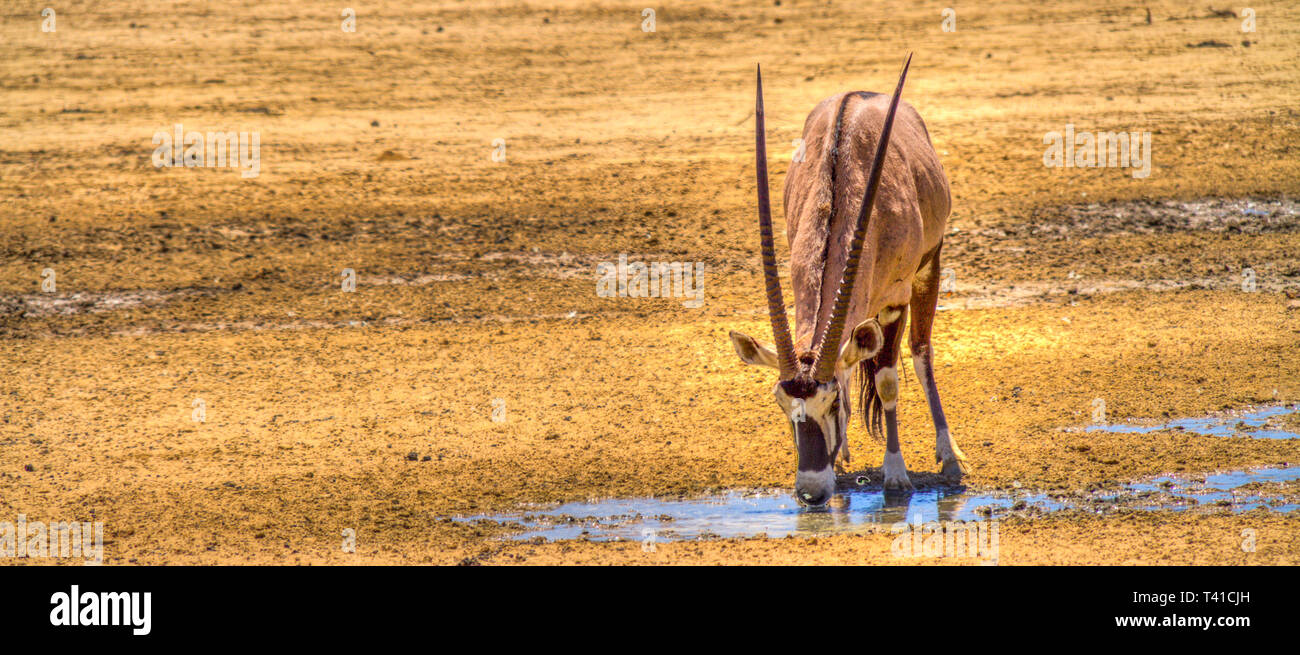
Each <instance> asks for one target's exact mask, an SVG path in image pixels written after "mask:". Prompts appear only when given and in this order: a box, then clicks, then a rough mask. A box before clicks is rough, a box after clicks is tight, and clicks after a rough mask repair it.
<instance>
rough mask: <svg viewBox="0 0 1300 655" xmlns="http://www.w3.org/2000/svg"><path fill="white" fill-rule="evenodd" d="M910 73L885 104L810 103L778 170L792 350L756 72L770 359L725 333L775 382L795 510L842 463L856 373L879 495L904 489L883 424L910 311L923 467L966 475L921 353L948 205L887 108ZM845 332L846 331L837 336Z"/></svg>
mask: <svg viewBox="0 0 1300 655" xmlns="http://www.w3.org/2000/svg"><path fill="white" fill-rule="evenodd" d="M911 60H912V58H911V56H910V55H909V56H908V58H907V63H905V64H904V65H903V72H902V74H901V75H899V78H898V86H897V88H896V89H895V90H894V95H893V97H892V99H891V98H888V97H886V96H883V95H880V94H877V93H867V92H863V91H854V92H850V93H842V94H838V95H834V96H831V97H829V98H827V99H825V100H823V101H821V102H820V103H819V104H818V105H817V107H816V108H815V109H813V111H812V113H811V114H809V115H808V118H807V120H805V121H804V128H803V142H804V144H805V148H806V151H805V152H806V157H804V158H803V160H802V161H798V162H794V163H792V164H791V165H790V172H789V174H788V175H787V176H786V180H785V217H786V236H787V238H788V240H789V243H790V277H791V278H792V282H793V287H794V300H795V303H794V304H795V338H794V339H792V338H791V335H790V325H789V322H788V319H787V318H786V309H785V301H784V300H783V299H782V296H781V281H780V278H779V277H778V275H777V270H776V254H775V251H774V248H773V245H772V210H771V208H770V207H769V204H768V187H767V152H766V145H765V135H764V127H763V76H762V70H761V69H759V71H758V91H757V100H756V104H755V110H754V111H755V116H756V118H757V120H756V125H755V139H756V142H757V146H756V150H757V152H756V157H757V161H756V168H757V174H758V225H759V234H760V236H761V243H762V258H763V274H764V277H765V280H766V285H767V306H768V313H769V314H770V315H771V320H772V333H773V337H774V340H775V348H773V347H771V346H768V345H766V344H762V343H759V342H757V341H755V340H754V339H753V338H751V337H749V336H747V335H744V334H741V333H739V332H732V333H731V342H732V344H733V345H734V346H735V348H736V353H737V354H739V355H740V358H741V360H743V361H744V362H745V363H747V364H755V365H759V366H768V367H771V368H774V369H777V370H778V371H779V372H780V378H779V380H778V381H777V383H776V386H775V388H774V389H773V390H772V391H773V394H774V395H775V396H776V402H777V404H778V405H780V407H781V410H782V411H784V412H785V413H786V416H787V417H788V418H789V420H790V425H791V428H792V430H793V432H794V438H795V445H796V448H797V449H798V452H799V467H798V473H797V474H796V477H795V496H796V497H797V498H798V499H799V501H800V502H802V503H804V504H806V505H814V506H816V505H821V504H823V503H825V502H826V501H827V500H829V499H830V497H831V495H832V494H833V493H834V491H835V471H834V468H833V463H834V461H835V458H836V456H842V457H843V458H844V461H845V462H847V461H848V459H849V451H848V440H847V439H846V430H847V428H848V424H849V414H850V412H849V376H850V374H851V373H852V370H853V367H854V365H858V366H859V375H860V379H859V383H860V390H859V393H860V398H861V402H862V405H863V410H862V417H863V422H864V423H866V424H867V425H868V429H869V430H870V431H871V433H872V434H876V435H878V434H879V433H880V432H881V426H880V424H881V413H882V412H883V414H884V424H885V432H886V443H885V450H886V452H885V461H884V477H885V479H884V487H885V489H887V490H895V489H911V488H912V483H911V480H909V479H908V476H907V467H906V466H905V465H904V464H903V455H902V453H900V452H899V448H898V420H897V413H896V410H897V401H898V373H897V368H896V366H897V364H896V363H897V360H898V353H899V348H900V346H901V343H902V332H903V326H904V325H905V324H906V323H907V320H908V308H909V307H910V308H911V313H912V320H911V326H912V329H911V341H910V345H911V350H912V364H913V366H914V367H915V369H916V376H917V379H918V380H919V381H920V383H921V385H922V387H923V388H924V389H925V396H926V400H927V402H928V403H929V406H930V416H931V418H932V419H933V420H934V426H935V432H936V440H935V459H936V461H939V462H942V464H943V473H944V475H945V476H947V477H949V478H950V479H960V477H961V476H962V474H964V473H965V472H966V463H965V462H966V457H965V455H963V454H962V452H961V449H959V448H958V447H957V443H956V442H955V441H954V440H953V438H952V436H951V435H950V434H949V432H948V422H947V420H946V419H945V418H944V415H943V406H942V405H941V404H940V402H939V390H938V389H937V388H936V387H935V383H934V367H933V364H932V353H931V349H930V331H931V327H932V325H933V323H934V314H935V308H936V304H937V302H938V297H939V282H940V280H939V251H940V249H941V247H942V245H943V235H944V229H945V226H946V224H947V221H948V212H949V210H950V206H951V198H950V195H949V190H948V178H947V176H946V175H945V174H944V171H943V165H942V164H940V163H939V157H938V155H937V154H936V153H935V151H934V146H933V145H932V144H931V143H930V135H929V133H928V132H927V131H926V129H925V124H924V123H923V122H922V121H921V116H920V115H919V114H917V113H916V110H915V109H913V108H912V107H911V106H910V105H908V104H907V103H900V102H899V96H900V94H901V93H902V91H903V82H904V80H905V79H906V78H907V69H908V66H909V65H910V64H911ZM896 113H897V114H898V121H897V125H895V120H894V119H895V114H896ZM891 133H892V134H893V140H892V143H891V139H890V135H891ZM873 153H874V155H873ZM873 205H874V206H876V207H877V209H876V210H875V212H874V215H873V212H872V207H873ZM859 272H861V273H862V274H861V275H859ZM845 325H852V326H855V327H853V329H852V330H850V331H848V332H847V333H845V331H844V326H845Z"/></svg>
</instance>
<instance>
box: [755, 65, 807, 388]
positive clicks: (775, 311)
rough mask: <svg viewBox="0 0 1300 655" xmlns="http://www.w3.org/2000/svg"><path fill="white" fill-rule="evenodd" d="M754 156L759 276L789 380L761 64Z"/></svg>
mask: <svg viewBox="0 0 1300 655" xmlns="http://www.w3.org/2000/svg"><path fill="white" fill-rule="evenodd" d="M754 116H755V118H756V120H755V121H754V140H755V144H756V145H755V146H754V151H755V152H754V156H755V158H756V160H755V166H754V167H755V168H756V169H757V171H758V233H759V237H760V238H761V240H762V251H763V279H764V281H765V282H766V283H767V312H768V314H770V315H771V317H772V340H773V341H774V342H775V344H776V361H777V365H778V368H779V370H780V372H781V373H780V375H781V380H791V379H793V378H794V376H795V374H796V373H797V372H798V368H796V366H795V361H794V342H793V341H791V340H790V319H789V318H788V317H786V315H785V299H783V298H782V297H781V277H780V276H779V275H778V274H777V272H776V249H775V248H774V247H773V246H772V207H771V206H770V205H769V203H768V197H767V137H766V136H765V134H764V132H765V129H764V127H763V68H762V67H761V66H760V67H759V68H758V99H757V100H756V101H755V103H754Z"/></svg>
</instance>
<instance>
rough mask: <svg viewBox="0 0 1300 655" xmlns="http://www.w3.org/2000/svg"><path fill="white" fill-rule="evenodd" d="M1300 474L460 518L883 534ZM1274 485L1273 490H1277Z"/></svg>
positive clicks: (668, 534) (1182, 497)
mask: <svg viewBox="0 0 1300 655" xmlns="http://www.w3.org/2000/svg"><path fill="white" fill-rule="evenodd" d="M1295 480H1300V466H1291V467H1286V468H1270V469H1255V470H1248V471H1235V472H1228V473H1217V474H1212V475H1207V476H1203V477H1201V476H1160V477H1156V478H1151V479H1148V480H1144V481H1141V482H1135V483H1129V484H1123V485H1120V486H1118V487H1117V488H1114V489H1111V490H1107V491H1102V492H1095V493H1075V494H1048V493H1044V492H1041V491H1032V490H1016V491H1012V492H985V493H968V492H967V490H966V489H965V488H962V487H933V488H919V489H917V490H916V491H915V492H913V493H912V494H910V495H908V494H893V493H890V494H885V493H884V492H883V491H882V490H881V488H880V487H879V485H870V484H867V485H861V486H859V485H856V484H855V483H854V482H853V481H851V480H848V481H842V482H841V485H840V489H839V492H838V493H837V494H836V496H835V498H833V499H832V500H831V502H830V503H829V504H828V505H827V506H826V507H823V508H817V509H809V508H804V507H800V506H799V504H798V502H796V501H795V499H794V498H793V497H792V496H791V495H790V492H789V490H783V489H782V490H777V489H769V490H731V491H726V492H723V493H721V494H718V495H714V496H709V497H704V498H694V499H680V498H635V499H609V500H597V501H591V502H578V503H567V504H564V505H559V506H555V507H546V508H537V509H529V510H523V511H520V512H517V513H511V514H492V515H479V516H472V517H466V518H462V519H458V520H462V521H478V520H491V521H495V522H499V523H507V524H511V523H513V524H517V525H518V526H520V527H521V528H522V531H521V532H520V533H518V534H515V535H512V536H511V537H509V538H510V539H516V540H529V539H534V538H538V537H540V538H542V539H546V540H552V541H554V540H562V539H582V538H586V539H590V540H593V541H620V540H627V541H640V540H645V539H647V538H653V539H654V540H656V541H679V540H692V539H716V538H729V537H753V536H757V535H767V536H768V537H771V538H779V537H785V536H801V537H811V536H822V535H835V534H861V533H871V532H888V531H889V528H890V526H891V525H893V524H895V523H900V522H904V521H908V522H915V521H917V520H918V519H919V520H920V521H922V522H929V521H983V520H988V519H990V518H996V517H998V516H1005V515H1010V514H1015V515H1016V516H1026V517H1033V516H1041V515H1044V514H1047V513H1050V512H1056V511H1061V510H1066V509H1081V510H1088V511H1096V512H1099V513H1103V512H1107V511H1117V510H1141V511H1157V510H1169V511H1184V510H1189V509H1194V508H1202V509H1209V510H1211V511H1214V510H1230V511H1233V512H1244V511H1248V510H1251V509H1255V508H1257V507H1265V508H1269V509H1272V510H1274V511H1279V512H1292V511H1295V510H1297V509H1300V499H1296V498H1294V495H1293V497H1291V498H1287V497H1286V496H1285V495H1282V494H1277V493H1275V494H1269V493H1267V492H1266V491H1264V490H1263V489H1265V488H1266V487H1267V486H1268V485H1270V484H1277V483H1286V482H1291V481H1295ZM1278 491H1279V492H1280V491H1281V489H1280V488H1279V489H1278Z"/></svg>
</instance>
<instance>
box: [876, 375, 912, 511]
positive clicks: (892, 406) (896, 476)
mask: <svg viewBox="0 0 1300 655" xmlns="http://www.w3.org/2000/svg"><path fill="white" fill-rule="evenodd" d="M876 395H878V396H880V408H881V409H883V410H884V412H885V463H884V467H883V468H884V471H885V489H899V490H909V489H911V488H912V480H911V478H909V477H907V465H906V464H904V463H903V453H902V452H901V451H900V450H899V447H898V370H897V369H896V368H894V367H892V366H891V367H889V368H882V369H880V370H879V371H877V372H876Z"/></svg>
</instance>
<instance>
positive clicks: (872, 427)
mask: <svg viewBox="0 0 1300 655" xmlns="http://www.w3.org/2000/svg"><path fill="white" fill-rule="evenodd" d="M876 370H877V367H876V358H875V357H868V358H866V359H864V360H862V361H861V362H859V363H858V405H859V406H861V407H862V424H863V425H865V426H867V433H868V434H870V435H871V436H873V437H875V438H876V439H884V438H885V429H884V419H883V418H882V417H883V416H884V411H885V410H884V408H883V407H881V404H880V396H879V395H878V394H877V393H876Z"/></svg>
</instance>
